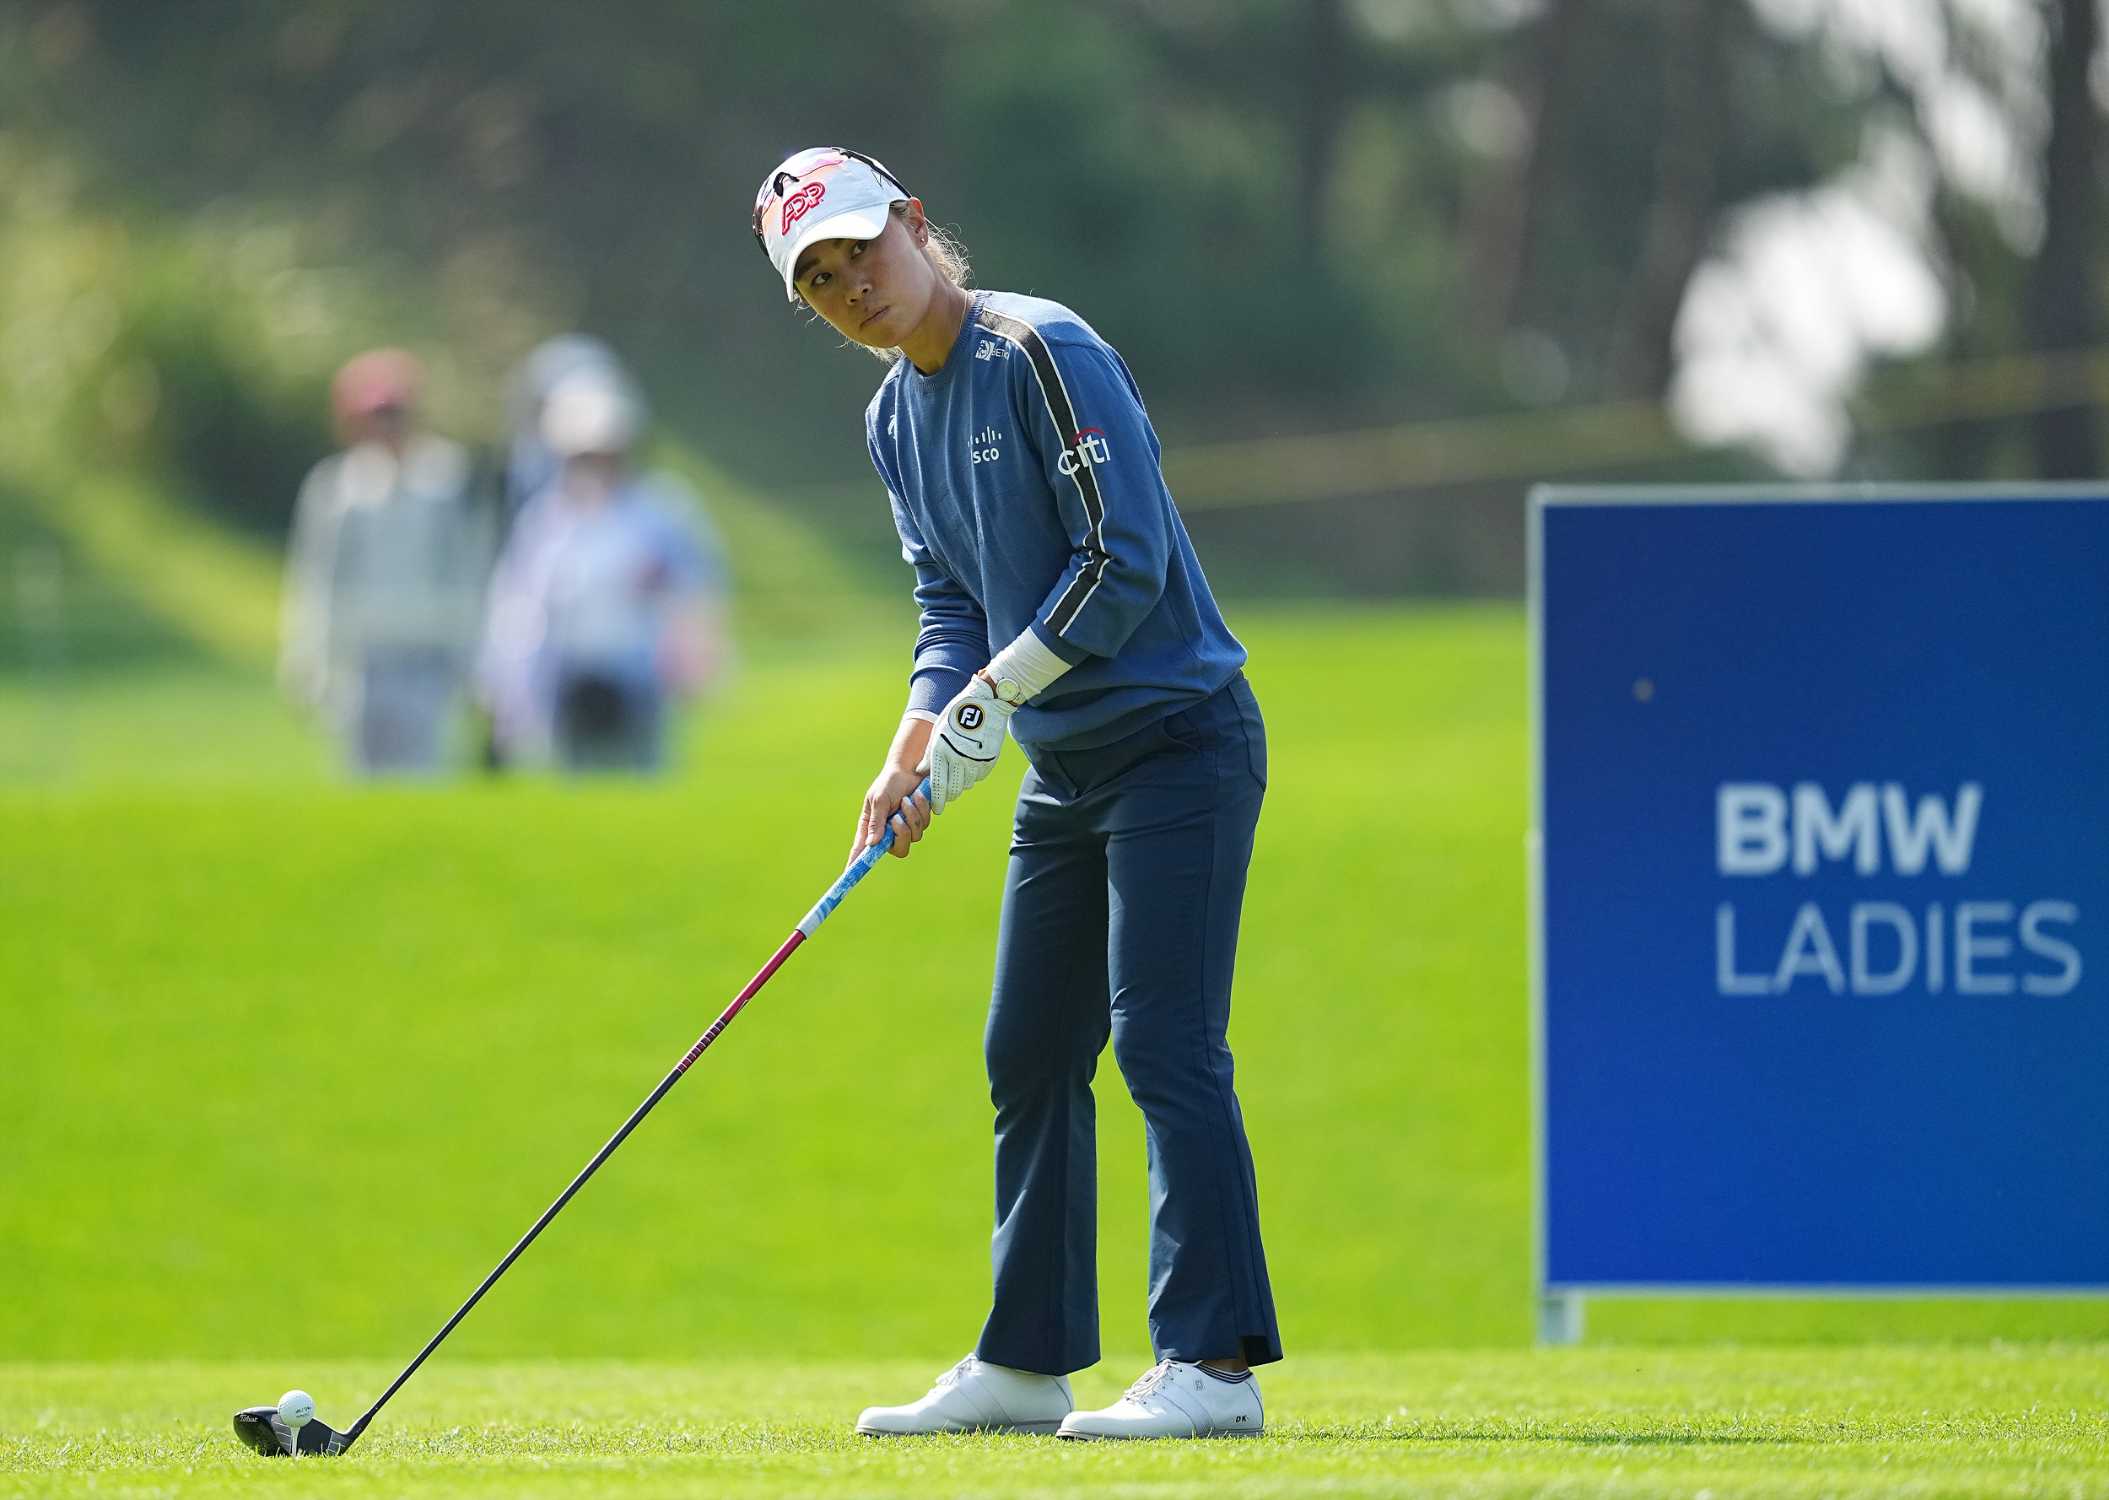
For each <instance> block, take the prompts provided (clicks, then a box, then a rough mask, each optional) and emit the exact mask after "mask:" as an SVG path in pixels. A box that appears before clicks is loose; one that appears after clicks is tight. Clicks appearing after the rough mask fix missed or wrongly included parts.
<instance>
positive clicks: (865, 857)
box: [798, 776, 930, 937]
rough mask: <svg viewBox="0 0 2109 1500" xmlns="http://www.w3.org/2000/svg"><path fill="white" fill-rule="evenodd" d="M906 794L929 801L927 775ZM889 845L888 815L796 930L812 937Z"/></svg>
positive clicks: (891, 834) (891, 830) (869, 871)
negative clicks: (871, 841) (876, 837)
mask: <svg viewBox="0 0 2109 1500" xmlns="http://www.w3.org/2000/svg"><path fill="white" fill-rule="evenodd" d="M909 795H910V796H912V797H913V796H920V797H922V798H923V799H924V800H925V801H928V800H929V798H930V778H929V777H927V776H925V777H924V778H923V781H922V785H920V786H918V787H917V788H916V789H915V790H914V791H913V792H911V793H909ZM892 847H893V819H892V818H890V817H889V818H888V819H887V820H886V831H885V832H884V833H882V834H880V835H879V841H878V842H877V843H876V844H873V845H872V846H871V847H870V848H869V849H866V850H865V851H864V852H863V853H862V854H860V855H858V856H857V857H856V858H855V859H853V860H851V861H850V862H849V868H848V869H846V870H844V871H843V872H842V874H841V875H840V876H838V877H837V878H836V880H835V883H834V884H833V885H831V886H829V887H828V890H827V894H826V895H825V896H822V897H821V898H820V899H819V900H818V901H816V902H814V903H813V909H812V910H811V911H809V912H807V913H806V914H805V920H804V921H802V922H800V923H799V924H798V930H799V931H800V932H802V933H804V934H805V935H806V936H807V937H811V936H812V935H813V934H814V933H816V932H818V931H819V930H820V924H821V923H822V922H825V921H826V920H827V919H828V917H829V915H830V914H831V913H832V912H833V911H834V910H835V908H836V907H838V906H840V905H841V904H842V898H843V897H844V896H847V895H848V894H849V893H850V890H851V888H852V887H854V886H855V885H856V883H857V882H858V881H860V880H862V879H863V878H864V877H865V876H867V875H869V874H870V873H871V871H872V866H874V865H876V864H877V863H878V862H879V860H880V857H881V856H883V855H884V854H885V853H886V851H887V850H889V849H891V848H892Z"/></svg>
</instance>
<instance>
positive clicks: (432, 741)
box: [279, 349, 491, 776]
mask: <svg viewBox="0 0 2109 1500" xmlns="http://www.w3.org/2000/svg"><path fill="white" fill-rule="evenodd" d="M423 386H424V369H423V367H422V366H421V365H420V364H419V362H418V361H417V359H416V358H415V357H414V356H413V355H411V354H409V353H406V352H405V351H403V350H401V349H375V350H371V351H369V352H367V353H365V354H361V355H359V356H357V357H356V358H354V359H352V360H350V361H348V362H346V364H345V365H344V367H343V368H342V369H340V370H339V371H338V372H337V375H336V378H335V379H334V380H333V381H332V382H331V385H330V408H331V413H332V415H333V416H334V418H335V420H336V427H337V435H338V437H339V439H340V440H341V441H342V442H343V444H344V447H343V450H342V451H341V452H338V453H335V454H332V455H331V456H330V457H328V458H325V459H323V460H322V461H321V462H320V463H318V464H317V465H315V467H314V468H313V469H312V470H310V471H309V473H308V476H307V479H306V481H305V482H304V483H303V484H302V485H301V487H300V496H299V499H298V500H297V501H296V502H295V505H294V516H293V533H292V540H291V544H290V546H289V548H288V552H287V562H286V581H285V591H284V606H283V608H284V619H283V625H282V632H281V645H280V656H279V668H280V678H281V680H282V682H283V684H284V686H285V689H286V691H287V692H288V693H289V694H290V695H291V696H292V697H293V698H294V699H295V700H296V701H298V702H299V703H300V704H301V705H302V706H304V707H306V708H309V709H311V710H313V711H314V712H315V713H316V714H317V715H318V716H319V717H320V718H321V719H322V720H323V722H324V723H325V724H327V725H328V726H329V727H330V729H331V730H332V732H333V733H334V734H335V735H336V737H337V739H338V741H339V744H340V745H341V747H342V750H343V755H344V760H345V763H346V765H347V767H348V768H349V769H350V770H352V771H353V772H354V773H355V774H358V775H361V776H430V775H433V774H436V773H438V772H440V771H441V770H443V769H445V767H446V765H447V761H448V756H449V744H448V741H449V736H450V732H451V730H452V728H453V726H454V723H455V720H456V717H457V714H458V712H459V710H460V708H461V706H462V704H463V701H464V688H465V686H466V682H467V675H468V666H469V656H470V653H471V651H472V649H473V647H474V643H475V640H476V634H477V622H478V620H479V619H480V618H481V612H482V594H483V580H484V576H485V574H486V572H487V571H488V570H489V566H490V555H491V541H490V535H489V528H488V526H487V525H486V524H485V523H484V522H483V520H482V518H481V517H480V516H479V515H478V514H477V511H476V508H475V507H474V506H473V505H472V503H471V500H470V494H469V478H470V469H469V460H468V455H467V453H466V452H465V451H464V450H463V449H462V448H461V446H460V445H459V444H456V443H453V442H450V441H448V440H447V439H445V438H442V437H438V436H435V435H434V434H432V433H429V432H426V431H425V430H423V428H422V426H421V425H420V423H419V421H418V406H419V401H420V398H421V396H422V393H423Z"/></svg>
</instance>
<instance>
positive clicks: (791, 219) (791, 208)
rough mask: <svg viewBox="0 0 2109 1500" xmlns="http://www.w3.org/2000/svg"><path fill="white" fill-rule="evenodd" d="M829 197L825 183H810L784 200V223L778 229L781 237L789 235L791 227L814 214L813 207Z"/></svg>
mask: <svg viewBox="0 0 2109 1500" xmlns="http://www.w3.org/2000/svg"><path fill="white" fill-rule="evenodd" d="M826 196H827V186H826V184H825V183H819V182H809V183H807V184H806V185H805V186H804V187H802V188H800V189H799V190H798V191H797V192H795V193H791V194H789V195H787V196H786V197H785V198H784V213H783V222H782V224H781V225H780V226H779V227H778V228H777V231H776V232H777V233H778V234H779V235H788V234H789V233H790V232H791V226H792V225H793V224H795V223H797V222H798V221H799V220H800V219H802V218H804V217H805V216H806V215H807V214H808V213H810V212H812V209H813V205H814V204H816V203H818V202H819V201H820V200H821V199H822V198H825V197H826Z"/></svg>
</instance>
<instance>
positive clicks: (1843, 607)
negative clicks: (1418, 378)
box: [1531, 488, 2109, 1294]
mask: <svg viewBox="0 0 2109 1500" xmlns="http://www.w3.org/2000/svg"><path fill="white" fill-rule="evenodd" d="M2104 496H2109V489H2105V490H2104V491H2102V492H2101V493H2100V494H2097V493H2092V492H2089V493H2082V492H2078V491H2072V490H2066V489H2063V488H2057V489H2034V490H2023V491H2020V492H2016V493H1993V492H1977V491H1967V492H1966V491H1958V490H1953V489H1939V488H1928V489H1924V490H1919V491H1912V490H1907V489H1899V490H1892V491H1886V492H1881V493H1863V492H1852V493H1847V494H1830V495H1808V494H1796V493H1787V494H1779V493H1769V494H1768V493H1757V492H1742V491H1732V490H1731V491H1720V490H1713V491H1709V490H1703V489H1702V490H1694V491H1675V490H1654V491H1641V492H1632V491H1627V492H1623V493H1620V492H1611V491H1594V490H1557V489H1555V490H1541V491H1540V492H1538V493H1537V494H1535V495H1534V496H1533V497H1532V507H1531V510H1532V514H1531V520H1532V544H1533V588H1532V604H1533V625H1534V632H1533V634H1534V653H1535V654H1534V658H1533V679H1534V680H1533V698H1534V700H1535V701H1534V711H1535V716H1536V724H1535V731H1536V735H1537V755H1538V766H1537V825H1536V829H1535V835H1536V837H1535V841H1534V842H1535V846H1536V865H1535V869H1534V876H1535V881H1534V895H1535V907H1536V923H1535V925H1536V942H1537V946H1536V949H1535V955H1534V958H1535V964H1534V979H1535V983H1536V987H1537V989H1538V1029H1537V1034H1536V1044H1537V1048H1538V1065H1539V1099H1538V1108H1539V1130H1540V1138H1539V1158H1540V1160H1539V1170H1540V1183H1539V1188H1540V1208H1541V1223H1540V1232H1541V1235H1542V1240H1541V1244H1540V1254H1541V1267H1540V1269H1541V1281H1542V1285H1543V1286H1544V1287H1545V1288H1546V1289H1547V1290H1548V1291H1550V1292H1553V1293H1556V1294H1557V1293H1561V1292H1565V1291H1574V1290H1585V1289H1587V1290H1615V1289H1619V1288H1626V1289H1638V1288H1643V1287H1645V1288H1668V1289H1676V1288H1689V1289H1743V1288H1757V1287H1764V1288H1805V1287H1806V1288H1837V1289H1841V1290H1849V1289H1853V1288H1869V1289H1874V1288H1883V1289H1908V1288H1925V1289H1956V1290H1971V1289H1979V1288H1983V1289H2000V1290H2012V1289H2023V1288H2026V1289H2041V1290H2060V1289H2070V1290H2109V499H2105V498H2104Z"/></svg>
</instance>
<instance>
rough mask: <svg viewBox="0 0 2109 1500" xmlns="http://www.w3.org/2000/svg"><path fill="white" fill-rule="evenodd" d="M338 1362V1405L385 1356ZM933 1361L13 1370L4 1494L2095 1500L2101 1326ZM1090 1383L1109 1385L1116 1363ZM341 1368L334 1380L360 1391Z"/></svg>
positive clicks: (1, 1370) (2102, 1459) (2105, 1458)
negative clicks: (1021, 1426) (936, 1407)
mask: <svg viewBox="0 0 2109 1500" xmlns="http://www.w3.org/2000/svg"><path fill="white" fill-rule="evenodd" d="M388 1373H389V1372H388V1370H387V1369H386V1367H384V1366H382V1365H379V1364H356V1365H347V1364H335V1363H330V1364H317V1365H313V1366H310V1367H309V1368H308V1372H307V1378H308V1379H309V1381H310V1383H311V1384H312V1385H313V1386H314V1387H315V1391H316V1394H317V1395H318V1397H320V1398H322V1400H323V1411H324V1413H325V1415H335V1414H336V1406H337V1403H338V1401H340V1400H342V1401H348V1400H349V1399H350V1396H351V1393H352V1392H354V1391H365V1390H367V1389H370V1388H372V1387H373V1386H374V1384H375V1383H376V1382H379V1381H381V1380H384V1379H385V1378H386V1376H387V1374H388ZM927 1373H928V1372H927V1371H925V1370H923V1369H921V1368H919V1367H917V1366H914V1365H910V1364H904V1363H901V1362H898V1361H896V1362H892V1363H888V1364H870V1363H841V1364H825V1365H814V1366H791V1365H786V1364H784V1363H782V1362H776V1361H765V1362H756V1361H747V1360H735V1361H730V1362H724V1361H716V1360H702V1361H693V1362H684V1363H681V1364H661V1363H638V1364H617V1363H609V1362H599V1361H579V1362H567V1363H566V1364H564V1365H561V1366H559V1365H553V1364H546V1363H539V1364H480V1363H479V1364H465V1363H462V1362H458V1361H457V1362H454V1363H452V1364H450V1365H448V1366H447V1367H445V1368H435V1369H433V1370H432V1371H431V1372H430V1375H429V1378H427V1376H425V1375H420V1376H419V1378H418V1381H417V1382H416V1383H414V1384H413V1385H412V1386H411V1387H410V1388H409V1389H408V1390H406V1391H405V1393H404V1395H403V1396H402V1397H400V1398H398V1399H399V1400H400V1402H401V1411H400V1413H399V1414H398V1413H397V1412H396V1409H395V1408H394V1407H391V1408H390V1415H389V1417H388V1418H384V1423H383V1425H379V1426H376V1427H375V1429H374V1430H373V1432H372V1433H371V1434H370V1435H369V1436H368V1438H367V1439H366V1440H365V1441H364V1442H362V1443H361V1445H360V1446H359V1447H358V1448H357V1449H355V1450H353V1452H352V1453H350V1454H348V1455H346V1456H345V1457H343V1458H340V1459H335V1460H324V1459H303V1460H301V1461H300V1466H299V1468H298V1469H297V1470H296V1469H295V1468H294V1466H293V1465H292V1464H291V1463H290V1462H287V1461H284V1460H278V1461H272V1460H266V1459H260V1458H257V1457H255V1456H254V1455H253V1454H251V1453H250V1452H249V1451H248V1450H247V1449H245V1448H242V1447H240V1446H239V1445H238V1444H237V1443H236V1442H235V1440H234V1438H233V1436H232V1435H231V1434H230V1433H229V1432H228V1431H227V1425H226V1424H227V1411H228V1409H230V1408H231V1407H232V1405H233V1403H234V1402H235V1401H236V1400H238V1399H244V1396H243V1395H238V1394H237V1393H246V1394H247V1395H254V1394H256V1393H257V1392H260V1391H263V1390H265V1389H266V1388H268V1389H269V1391H270V1396H269V1397H266V1398H265V1399H271V1397H275V1396H276V1395H277V1391H278V1384H279V1383H280V1381H281V1379H282V1376H283V1370H282V1368H281V1367H278V1366H267V1365H257V1364H243V1365H199V1364H183V1365H117V1366H86V1367H82V1366H71V1365H68V1366H42V1367H27V1368H23V1367H0V1433H4V1434H5V1435H4V1436H0V1467H5V1468H6V1469H8V1470H11V1473H7V1474H0V1493H4V1494H23V1495H62V1494H64V1495H71V1494H79V1493H82V1492H84V1491H85V1490H87V1488H88V1487H89V1486H90V1485H91V1484H92V1485H93V1486H94V1489H95V1491H96V1492H97V1493H114V1494H121V1495H166V1496H203V1495H222V1494H251V1493H271V1494H317V1495H335V1494H359V1495H409V1496H417V1497H437V1496H451V1495H474V1496H552V1497H565V1500H569V1497H582V1496H600V1495H613V1496H626V1495H653V1496H661V1495H667V1496H726V1497H732V1496H749V1495H761V1496H774V1495H831V1496H832V1495H843V1496H852V1495H853V1496H866V1495H879V1496H902V1497H920V1496H950V1495H962V1496H968V1495H971V1496H1013V1495H1018V1496H1024V1495H1067V1494H1082V1493H1091V1494H1111V1495H1123V1496H1150V1497H1156V1496H1167V1497H1169V1496H1200V1495H1209V1494H1221V1493H1230V1494H1237V1495H1256V1496H1268V1497H1274V1496H1303V1495H1326V1496H1364V1495H1370V1496H1375V1495H1407V1494H1410V1495H1435V1496H1449V1495H1457V1496H1509V1495H1519V1496H1520V1495H1616V1496H1682V1497H1690V1496H1694V1495H1711V1496H1714V1497H1719V1500H1725V1497H1727V1496H1731V1495H1749V1496H1768V1497H1769V1496H1811V1497H1813V1496H1852V1495H1881V1494H1910V1495H1928V1496H1931V1495H1998V1496H2010V1495H2011V1496H2020V1495H2043V1496H2061V1497H2063V1496H2073V1495H2094V1494H2101V1493H2104V1492H2105V1490H2109V1481H2105V1477H2104V1476H2105V1474H2109V1420H2105V1418H2104V1416H2103V1403H2104V1401H2105V1399H2109V1351H2105V1350H2104V1348H2103V1347H2102V1346H2093V1347H2050V1348H2035V1349H2030V1350H2027V1351H2023V1350H2020V1349H2016V1348H2012V1347H2007V1348H1994V1349H1979V1350H1975V1351H1968V1352H1965V1351H1956V1350H1945V1349H1925V1348H1920V1349H1898V1348H1875V1349H1852V1350H1843V1349H1827V1350H1779V1349H1771V1350H1741V1351H1733V1350H1732V1351H1721V1352H1714V1351H1698V1350H1678V1351H1668V1352H1665V1351H1660V1350H1585V1351H1580V1352H1571V1353H1562V1354H1541V1355H1533V1354H1527V1353H1514V1352H1511V1353H1487V1354H1476V1355H1462V1354H1413V1355H1357V1356H1344V1357H1335V1358H1328V1359H1323V1360H1319V1359H1308V1360H1302V1361H1298V1362H1297V1363H1296V1364H1295V1365H1293V1366H1287V1367H1284V1368H1283V1369H1282V1371H1281V1372H1280V1373H1279V1374H1278V1375H1276V1376H1273V1377H1271V1378H1270V1383H1269V1385H1268V1401H1269V1407H1270V1411H1269V1420H1270V1424H1271V1426H1270V1430H1269V1435H1268V1436H1267V1437H1266V1438H1263V1439H1261V1440H1259V1441H1256V1442H1214V1443H1205V1444H1191V1443H1189V1444H1175V1445H1171V1446H1164V1445H1148V1444H1129V1445H1107V1446H1086V1445H1077V1444H1067V1443H1061V1442H1059V1441H1057V1440H1055V1439H1052V1438H1026V1437H1005V1438H984V1437H975V1438H930V1439H920V1438H918V1439H907V1440H898V1441H892V1442H874V1441H872V1440H870V1439H863V1438H858V1437H855V1436H853V1435H851V1434H850V1432H849V1431H848V1427H847V1423H846V1422H845V1421H844V1419H843V1412H844V1411H845V1410H854V1408H855V1407H856V1406H858V1405H860V1404H861V1403H862V1402H863V1401H864V1400H865V1399H867V1397H868V1395H869V1393H870V1392H872V1391H874V1390H891V1389H895V1388H899V1387H903V1386H906V1385H912V1384H914V1383H916V1382H917V1381H919V1380H921V1379H923V1378H925V1376H926V1375H927ZM1078 1386H1079V1395H1081V1396H1084V1397H1086V1398H1087V1399H1091V1400H1094V1401H1095V1400H1101V1399H1107V1398H1110V1397H1111V1396H1112V1395H1113V1394H1114V1393H1115V1392H1116V1391H1117V1390H1118V1384H1117V1381H1116V1380H1115V1379H1113V1378H1111V1377H1108V1376H1106V1375H1104V1374H1102V1373H1094V1374H1092V1375H1089V1376H1086V1377H1084V1378H1082V1379H1081V1380H1080V1381H1079V1382H1078ZM340 1393H342V1394H341V1396H340Z"/></svg>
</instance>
